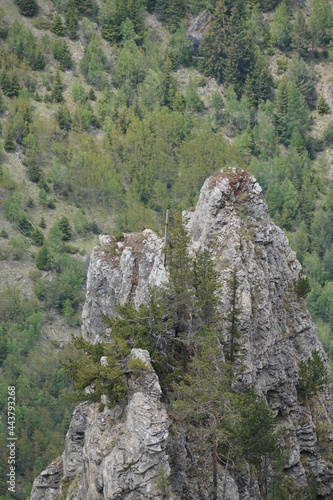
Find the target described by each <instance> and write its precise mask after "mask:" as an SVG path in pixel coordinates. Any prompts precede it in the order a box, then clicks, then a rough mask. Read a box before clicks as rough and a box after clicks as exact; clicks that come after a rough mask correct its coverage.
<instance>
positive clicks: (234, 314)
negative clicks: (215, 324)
mask: <svg viewBox="0 0 333 500" xmlns="http://www.w3.org/2000/svg"><path fill="white" fill-rule="evenodd" d="M228 285H229V311H228V314H227V321H228V324H229V325H228V327H227V331H228V338H227V342H226V343H225V345H224V351H225V355H226V359H228V360H229V361H230V362H231V363H234V361H235V359H236V356H237V353H238V350H239V347H240V337H241V333H240V331H239V329H238V325H239V313H240V308H239V307H238V297H237V292H238V287H239V283H238V279H237V272H236V269H233V270H232V275H231V278H230V279H229V280H228Z"/></svg>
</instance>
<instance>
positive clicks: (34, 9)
mask: <svg viewBox="0 0 333 500" xmlns="http://www.w3.org/2000/svg"><path fill="white" fill-rule="evenodd" d="M16 3H17V5H18V7H19V10H20V14H22V16H27V17H33V16H35V15H36V14H37V13H38V4H37V2H36V0H16Z"/></svg>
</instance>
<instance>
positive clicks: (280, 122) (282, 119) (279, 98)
mask: <svg viewBox="0 0 333 500" xmlns="http://www.w3.org/2000/svg"><path fill="white" fill-rule="evenodd" d="M287 111H288V87H287V81H286V80H285V79H283V80H281V81H280V83H279V85H278V88H277V91H276V96H275V119H276V130H277V132H278V134H279V135H280V136H281V138H282V140H283V139H284V135H285V128H286V119H287Z"/></svg>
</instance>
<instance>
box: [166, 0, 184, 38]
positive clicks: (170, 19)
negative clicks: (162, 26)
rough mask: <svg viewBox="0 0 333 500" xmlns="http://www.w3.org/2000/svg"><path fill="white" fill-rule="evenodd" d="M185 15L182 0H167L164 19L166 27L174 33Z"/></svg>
mask: <svg viewBox="0 0 333 500" xmlns="http://www.w3.org/2000/svg"><path fill="white" fill-rule="evenodd" d="M184 15H185V3H184V1H183V0H169V1H168V5H167V8H166V19H167V24H168V28H169V29H170V31H171V32H172V33H174V32H175V31H176V30H177V29H178V27H179V24H180V22H181V21H182V20H183V18H184Z"/></svg>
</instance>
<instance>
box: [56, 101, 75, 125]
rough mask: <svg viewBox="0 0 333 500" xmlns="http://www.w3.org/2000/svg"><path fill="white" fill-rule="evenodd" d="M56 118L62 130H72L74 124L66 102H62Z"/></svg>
mask: <svg viewBox="0 0 333 500" xmlns="http://www.w3.org/2000/svg"><path fill="white" fill-rule="evenodd" d="M56 119H57V122H58V124H59V127H60V128H61V129H62V130H66V132H68V131H69V130H70V128H71V124H72V117H71V114H70V112H69V109H68V108H67V106H66V105H65V104H61V105H60V106H59V109H58V111H57V114H56Z"/></svg>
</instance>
